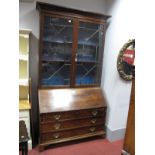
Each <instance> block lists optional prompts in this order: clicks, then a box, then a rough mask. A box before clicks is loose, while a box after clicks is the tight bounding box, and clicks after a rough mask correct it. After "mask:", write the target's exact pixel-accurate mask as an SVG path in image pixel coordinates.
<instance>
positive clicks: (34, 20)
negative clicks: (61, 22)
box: [19, 0, 105, 38]
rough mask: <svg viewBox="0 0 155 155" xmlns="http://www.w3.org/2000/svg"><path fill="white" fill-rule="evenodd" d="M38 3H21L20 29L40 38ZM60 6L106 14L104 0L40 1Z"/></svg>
mask: <svg viewBox="0 0 155 155" xmlns="http://www.w3.org/2000/svg"><path fill="white" fill-rule="evenodd" d="M36 1H37V0H35V1H34V2H33V3H24V2H20V3H19V28H29V29H32V33H33V35H34V36H36V38H39V13H38V11H37V10H36ZM38 1H40V2H41V1H42V2H47V3H52V4H56V5H60V6H66V7H70V8H75V9H80V10H86V11H91V12H98V13H104V10H105V1H104V0H38Z"/></svg>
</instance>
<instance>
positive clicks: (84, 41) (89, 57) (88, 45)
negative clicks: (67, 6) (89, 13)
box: [75, 21, 104, 86]
mask: <svg viewBox="0 0 155 155" xmlns="http://www.w3.org/2000/svg"><path fill="white" fill-rule="evenodd" d="M103 30H104V26H103V25H101V24H95V23H90V22H83V21H79V26H78V42H77V44H78V45H77V53H76V58H75V61H76V76H75V86H88V85H91V86H92V85H99V84H100V78H101V67H102V53H103V36H104V31H103Z"/></svg>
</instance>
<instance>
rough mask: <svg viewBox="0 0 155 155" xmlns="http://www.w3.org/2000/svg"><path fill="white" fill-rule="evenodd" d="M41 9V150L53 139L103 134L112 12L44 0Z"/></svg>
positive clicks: (39, 9) (39, 3)
mask: <svg viewBox="0 0 155 155" xmlns="http://www.w3.org/2000/svg"><path fill="white" fill-rule="evenodd" d="M36 8H37V10H38V11H39V17H40V40H39V91H38V93H39V110H40V115H39V116H40V150H42V149H43V148H44V146H47V145H49V144H54V143H59V142H63V141H69V140H75V139H80V138H85V137H92V136H94V135H104V133H105V132H104V122H105V113H106V104H105V100H104V95H103V93H102V90H101V88H100V83H101V74H102V59H103V48H104V39H105V30H106V21H107V19H108V18H109V17H110V16H107V15H103V14H97V13H91V12H86V11H80V10H75V9H71V8H65V7H61V6H56V5H52V4H47V3H42V2H37V4H36ZM62 92H63V93H62ZM79 92H82V93H83V94H82V93H79ZM63 94H66V95H69V96H66V97H64V95H63ZM84 94H87V95H86V96H85V95H84ZM79 95H81V96H79ZM82 95H84V96H82ZM95 95H96V97H95ZM58 96H59V97H58ZM87 96H89V97H90V99H88V97H87ZM97 97H99V98H97ZM63 98H64V99H63ZM80 98H82V100H80ZM60 99H61V101H60ZM65 99H66V100H65ZM67 99H68V100H67ZM45 100H46V102H45ZM55 101H57V102H55ZM70 103H72V105H70ZM55 107H59V108H55ZM65 107H68V108H65ZM57 131H59V132H57Z"/></svg>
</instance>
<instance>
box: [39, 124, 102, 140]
mask: <svg viewBox="0 0 155 155" xmlns="http://www.w3.org/2000/svg"><path fill="white" fill-rule="evenodd" d="M99 131H103V126H102V125H100V126H91V127H85V128H79V129H74V130H68V131H61V132H49V133H42V134H41V137H40V140H41V143H43V142H48V141H52V140H53V141H55V140H61V139H63V138H69V137H74V136H82V135H84V134H94V133H97V132H99Z"/></svg>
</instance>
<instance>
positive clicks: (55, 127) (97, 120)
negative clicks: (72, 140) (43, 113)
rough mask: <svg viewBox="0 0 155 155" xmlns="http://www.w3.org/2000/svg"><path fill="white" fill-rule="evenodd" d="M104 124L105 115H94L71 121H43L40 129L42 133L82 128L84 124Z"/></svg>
mask: <svg viewBox="0 0 155 155" xmlns="http://www.w3.org/2000/svg"><path fill="white" fill-rule="evenodd" d="M99 124H104V118H103V117H94V118H88V119H78V120H70V121H59V122H53V123H41V124H40V131H41V133H45V132H51V131H52V132H53V131H62V130H66V129H71V128H80V127H84V126H92V125H99Z"/></svg>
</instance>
